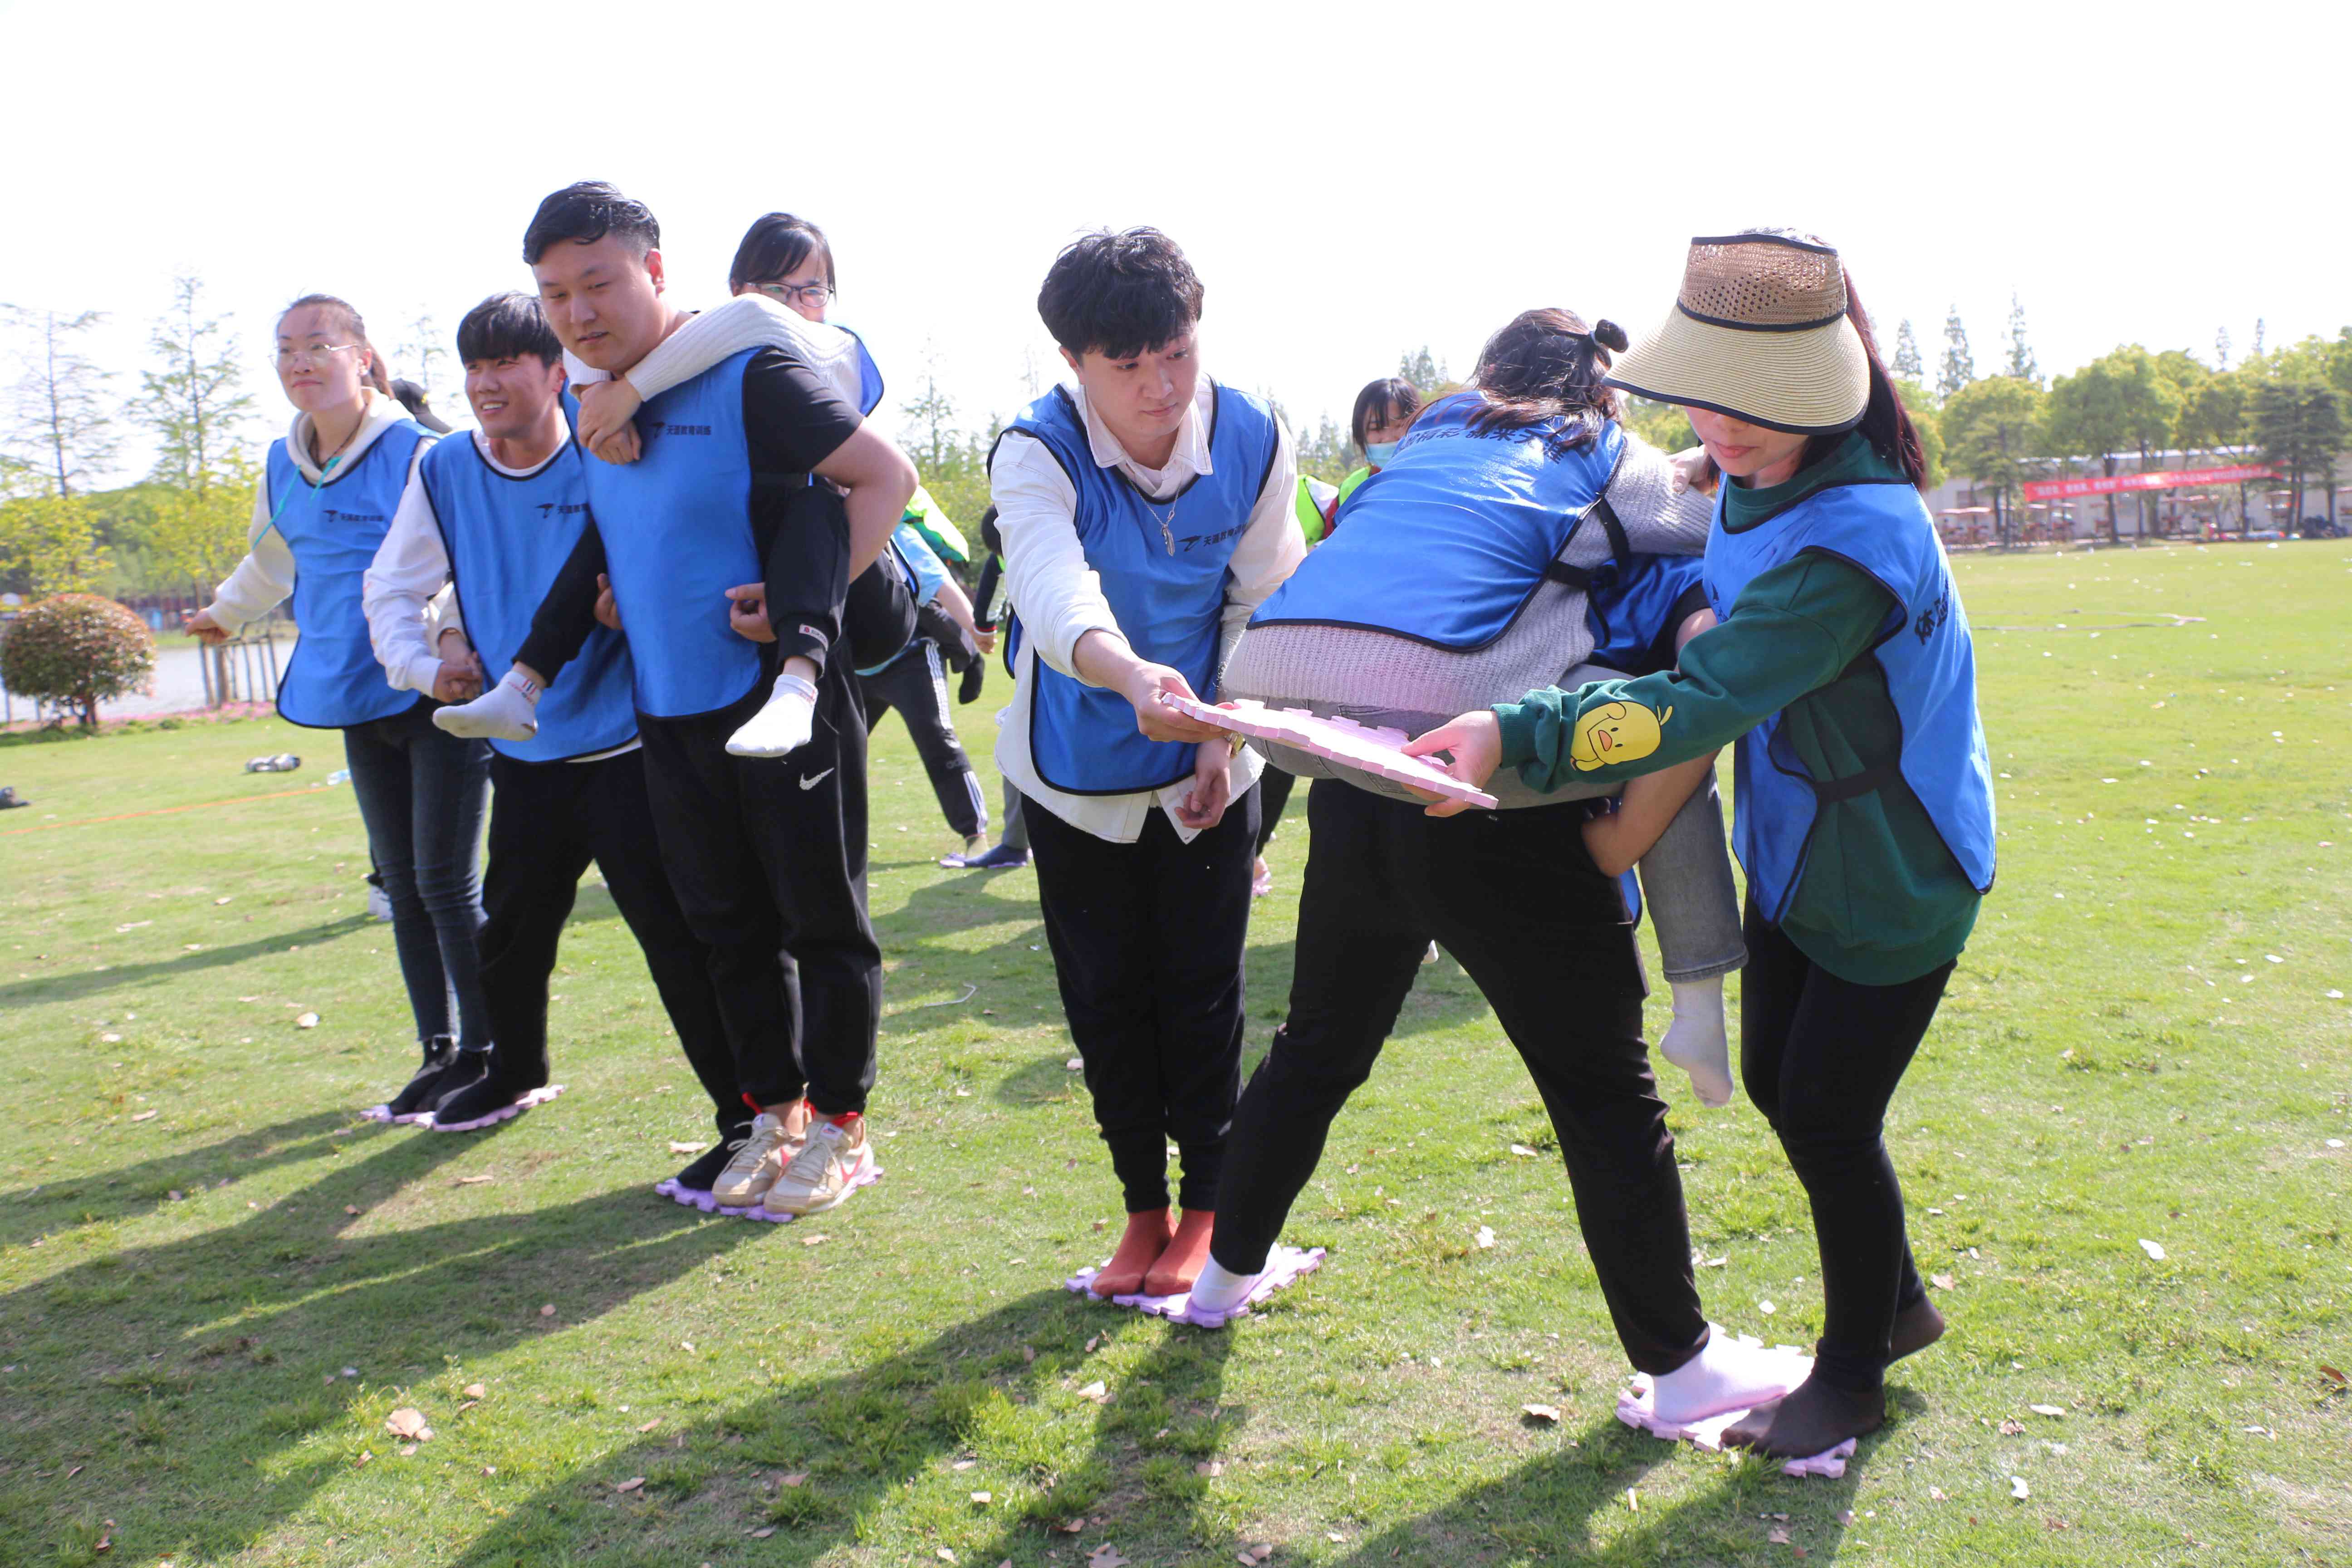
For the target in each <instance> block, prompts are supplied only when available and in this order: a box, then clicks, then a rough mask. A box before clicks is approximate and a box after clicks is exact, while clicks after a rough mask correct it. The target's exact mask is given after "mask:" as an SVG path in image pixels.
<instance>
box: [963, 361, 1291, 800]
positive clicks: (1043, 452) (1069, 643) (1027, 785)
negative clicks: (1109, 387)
mask: <svg viewBox="0 0 2352 1568" xmlns="http://www.w3.org/2000/svg"><path fill="white" fill-rule="evenodd" d="M1065 390H1066V391H1067V392H1068V393H1069V395H1070V399H1071V401H1072V402H1073V403H1074V404H1076V406H1077V410H1078V414H1079V416H1080V417H1081V418H1082V419H1083V420H1084V421H1085V422H1086V429H1087V446H1088V447H1089V449H1090V451H1091V453H1092V455H1093V458H1094V460H1095V463H1096V465H1097V467H1099V468H1117V469H1118V471H1119V472H1121V473H1122V474H1124V475H1126V476H1127V478H1128V479H1129V480H1130V481H1132V482H1133V483H1134V485H1135V486H1136V488H1137V489H1140V490H1141V491H1142V492H1143V493H1144V494H1145V495H1146V496H1148V497H1150V498H1151V499H1152V500H1165V499H1168V498H1170V497H1172V496H1174V495H1175V494H1176V493H1177V492H1178V491H1180V490H1181V489H1183V488H1184V486H1186V485H1187V484H1189V483H1191V482H1192V479H1194V478H1195V477H1196V476H1198V475H1202V474H1206V473H1210V472H1212V471H1213V468H1212V465H1211V462H1210V457H1209V432H1210V426H1211V425H1212V423H1213V415H1214V410H1215V403H1216V395H1217V392H1216V386H1215V384H1213V383H1212V382H1211V381H1210V380H1209V378H1208V377H1207V376H1205V375H1204V376H1202V378H1201V384H1200V387H1199V389H1198V390H1197V391H1196V392H1194V394H1193V395H1192V407H1191V408H1190V409H1188V410H1186V411H1185V415H1184V422H1183V424H1182V425H1181V426H1178V428H1177V431H1176V446H1175V449H1174V451H1172V452H1171V454H1170V455H1169V458H1168V462H1167V465H1166V466H1165V467H1164V468H1156V469H1154V468H1145V467H1143V465H1141V464H1140V463H1138V462H1137V461H1136V460H1135V459H1134V458H1130V457H1129V456H1128V454H1127V452H1126V450H1125V448H1123V447H1120V445H1119V444H1118V437H1115V436H1113V435H1112V434H1111V433H1110V431H1109V430H1108V428H1107V427H1106V426H1104V425H1103V423H1102V421H1101V420H1100V419H1099V418H1098V417H1097V416H1096V415H1095V412H1094V410H1093V409H1092V408H1090V407H1088V406H1087V395H1086V392H1085V390H1084V389H1083V388H1080V387H1077V386H1074V385H1073V386H1067V387H1066V388H1065ZM1275 433H1276V443H1277V445H1276V452H1275V460H1274V466H1273V468H1271V469H1269V470H1268V471H1267V473H1266V476H1265V488H1264V489H1261V490H1260V491H1259V492H1258V498H1257V501H1256V504H1255V505H1254V506H1253V507H1252V508H1251V509H1250V515H1249V521H1248V523H1247V524H1246V525H1245V526H1244V530H1243V532H1242V537H1241V541H1240V542H1239V543H1238V544H1236V545H1235V546H1234V553H1233V557H1232V559H1231V560H1230V561H1229V562H1228V563H1227V564H1226V578H1225V605H1224V610H1223V616H1222V628H1221V631H1220V635H1219V637H1218V647H1217V668H1219V669H1223V668H1224V662H1225V659H1226V658H1227V657H1228V656H1229V655H1230V654H1231V653H1232V652H1233V650H1234V644H1235V643H1236V642H1238V641H1240V640H1241V635H1242V631H1243V628H1244V627H1245V626H1247V625H1248V624H1249V618H1250V615H1251V613H1252V612H1253V611H1255V609H1256V608H1257V607H1258V605H1262V604H1264V603H1265V601H1266V599H1267V598H1269V597H1270V596H1271V595H1273V593H1274V591H1275V590H1276V588H1279V587H1280V586H1282V584H1283V583H1284V581H1285V580H1286V579H1287V578H1288V577H1289V575H1290V574H1291V573H1292V572H1294V571H1296V570H1297V567H1298V563H1300V562H1301V561H1304V560H1305V559H1306V558H1307V542H1306V541H1305V540H1304V539H1302V538H1301V537H1300V535H1299V531H1298V524H1297V520H1296V519H1295V518H1294V517H1293V515H1292V496H1293V492H1294V491H1296V490H1297V488H1298V459H1297V454H1296V453H1295V452H1294V451H1293V450H1292V448H1291V443H1290V432H1289V431H1288V430H1286V429H1284V428H1283V427H1282V426H1281V425H1280V423H1279V422H1277V423H1276V426H1275ZM989 493H990V497H991V499H992V500H994V501H995V503H996V528H997V532H998V534H999V535H1000V536H1001V537H1002V538H1003V541H1004V552H1003V559H1004V583H1005V593H1006V596H1007V597H1008V598H1010V599H1011V600H1012V603H1013V610H1014V611H1015V612H1016V613H1017V614H1018V615H1019V616H1020V617H1021V633H1022V637H1021V652H1020V655H1019V658H1018V661H1017V663H1016V665H1015V667H1014V669H1013V704H1012V706H1011V707H1010V708H1009V709H1007V710H1005V712H1004V713H1003V715H1002V717H1001V719H1000V721H999V723H1000V728H999V730H998V732H997V738H996V765H997V767H998V769H999V770H1000V771H1001V772H1003V774H1004V776H1005V777H1006V778H1008V779H1010V780H1012V781H1013V787H1014V788H1016V789H1018V790H1019V791H1020V792H1021V793H1022V794H1023V795H1025V796H1027V797H1028V798H1029V799H1031V800H1034V801H1035V802H1036V803H1037V804H1038V805H1042V806H1044V807H1045V809H1046V810H1048V811H1050V812H1052V813H1053V814H1054V815H1055V816H1058V817H1060V818H1061V819H1062V820H1063V821H1065V822H1066V823H1068V824H1069V825H1070V826H1073V827H1076V828H1079V829H1081V830H1083V831H1085V832H1087V833H1091V834H1093V835H1094V836H1095V837H1097V838H1103V839H1108V840H1109V841H1110V842H1112V843H1115V844H1132V843H1134V842H1135V840H1136V839H1137V838H1138V837H1140V836H1141V834H1142V832H1143V825H1144V823H1145V821H1146V820H1147V818H1148V817H1149V816H1150V813H1151V811H1152V810H1153V809H1154V808H1155V807H1156V808H1158V809H1160V810H1161V811H1165V812H1166V813H1167V814H1168V821H1169V825H1170V826H1172V827H1173V828H1175V830H1176V833H1177V836H1178V837H1180V838H1181V839H1182V840H1183V841H1184V842H1186V843H1190V842H1192V839H1194V838H1196V837H1199V835H1200V832H1201V830H1200V829H1198V828H1191V827H1187V826H1184V821H1183V818H1182V817H1181V816H1178V815H1177V811H1176V808H1177V806H1178V805H1179V804H1180V803H1181V802H1182V800H1183V799H1184V797H1185V796H1186V795H1189V794H1191V793H1192V780H1191V779H1189V778H1186V779H1180V780H1178V781H1177V782H1176V783H1175V784H1171V785H1169V786H1168V787H1167V788H1165V789H1162V790H1160V791H1157V792H1153V791H1150V790H1139V791H1137V792H1136V793H1134V794H1132V795H1066V794H1064V793H1063V792H1062V791H1060V790H1057V789H1055V788H1054V787H1052V786H1051V785H1049V784H1046V783H1045V780H1044V779H1043V778H1042V777H1040V776H1039V774H1038V772H1037V767H1036V763H1034V760H1033V759H1032V758H1031V756H1030V754H1029V712H1030V700H1031V694H1032V692H1033V691H1034V689H1035V687H1036V684H1037V676H1036V665H1037V661H1038V660H1039V659H1043V660H1045V663H1046V664H1047V665H1049V666H1050V667H1052V668H1055V669H1056V670H1059V671H1060V672H1061V673H1062V674H1064V675H1066V676H1069V677H1070V678H1071V679H1076V680H1085V679H1086V677H1084V676H1082V675H1080V674H1079V673H1078V671H1077V667H1076V649H1077V646H1078V639H1079V638H1080V637H1084V636H1086V635H1087V633H1088V632H1093V631H1099V632H1105V633H1108V634H1109V635H1111V636H1113V637H1119V638H1120V639H1121V640H1122V641H1124V640H1125V634H1124V633H1122V632H1121V631H1120V630H1119V626H1118V617H1117V616H1114V615H1112V613H1111V608H1110V602H1109V600H1108V599H1107V598H1106V597H1105V596H1104V595H1103V591H1102V580H1101V578H1100V577H1099V576H1097V574H1096V573H1095V571H1094V569H1093V568H1092V567H1090V566H1088V565H1087V556H1086V547H1085V546H1084V545H1083V544H1082V543H1080V542H1079V540H1078V530H1077V505H1078V493H1077V487H1076V486H1075V485H1074V484H1072V483H1071V482H1070V478H1069V476H1068V475H1067V474H1066V473H1064V472H1063V471H1062V465H1061V464H1060V463H1059V462H1058V461H1056V460H1055V458H1054V455H1053V453H1052V452H1051V451H1049V450H1048V449H1047V448H1046V447H1045V444H1044V443H1043V442H1041V441H1039V440H1037V439H1036V438H1035V437H1032V436H1026V435H1024V434H1022V433H1021V432H1019V431H1017V430H1014V431H1008V432H1006V434H1005V436H1004V437H1003V440H1002V441H1001V442H1000V443H999V444H998V446H997V448H996V454H995V457H994V458H992V460H991V462H990V464H989ZM1088 684H1092V683H1091V682H1089V683H1088ZM1211 743H1213V742H1211ZM1263 767H1264V763H1262V762H1261V760H1260V759H1259V757H1258V755H1257V753H1256V752H1255V751H1252V750H1250V749H1248V748H1246V747H1244V749H1243V750H1242V751H1241V752H1238V753H1236V754H1235V756H1234V760H1233V763H1232V764H1231V765H1230V767H1229V768H1228V769H1227V772H1226V782H1227V784H1228V785H1229V786H1230V789H1231V792H1232V795H1233V798H1234V799H1236V800H1238V799H1239V798H1240V797H1241V796H1242V795H1243V794H1244V792H1245V791H1246V790H1248V788H1249V787H1250V786H1251V785H1252V784H1255V783H1256V782H1257V780H1258V774H1259V772H1260V771H1261V769H1262V768H1263Z"/></svg>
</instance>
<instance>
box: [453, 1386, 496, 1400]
mask: <svg viewBox="0 0 2352 1568" xmlns="http://www.w3.org/2000/svg"><path fill="white" fill-rule="evenodd" d="M458 1392H459V1393H461V1394H464V1395H465V1397H467V1399H488V1397H489V1396H490V1391H489V1390H488V1388H486V1387H484V1386H483V1385H482V1384H478V1383H469V1384H467V1385H466V1386H465V1387H464V1388H462V1389H460V1390H459V1391H458Z"/></svg>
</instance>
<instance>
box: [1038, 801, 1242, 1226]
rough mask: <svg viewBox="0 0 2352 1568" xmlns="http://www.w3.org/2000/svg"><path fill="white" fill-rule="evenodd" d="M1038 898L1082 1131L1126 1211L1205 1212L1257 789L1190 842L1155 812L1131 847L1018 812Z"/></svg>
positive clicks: (1218, 1142)
mask: <svg viewBox="0 0 2352 1568" xmlns="http://www.w3.org/2000/svg"><path fill="white" fill-rule="evenodd" d="M1021 820H1022V821H1023V822H1024V823H1026V824H1027V825H1028V828H1029V848H1030V855H1031V857H1032V858H1033V859H1034V863H1035V865H1036V868H1037V901H1038V903H1039V904H1040V905H1042V906H1043V908H1044V910H1045V940H1046V942H1047V943H1048V944H1049V945H1050V946H1051V947H1052V948H1053V951H1054V978H1055V980H1056V981H1057V982H1058V983H1059V984H1060V985H1061V990H1062V1009H1063V1011H1064V1012H1065V1013H1066V1015H1067V1016H1068V1017H1069V1021H1070V1037H1071V1038H1072V1039H1073V1040H1075V1041H1076V1043H1077V1047H1078V1055H1079V1057H1080V1058H1083V1059H1084V1060H1085V1062H1086V1076H1087V1092H1088V1093H1090V1094H1092V1095H1093V1096H1094V1102H1095V1123H1096V1125H1097V1127H1099V1128H1100V1129H1101V1130H1102V1139H1103V1142H1105V1143H1106V1144H1108V1145H1109V1148H1110V1163H1111V1172H1112V1173H1113V1174H1114V1175H1116V1176H1117V1177H1118V1184H1119V1187H1120V1189H1121V1191H1122V1192H1123V1194H1124V1195H1125V1198H1126V1201H1127V1212H1128V1213H1129V1214H1145V1213H1149V1212H1150V1210H1153V1209H1159V1208H1165V1207H1167V1206H1168V1175H1167V1171H1168V1145H1169V1143H1170V1142H1174V1143H1175V1145H1176V1149H1177V1152H1178V1153H1179V1155H1180V1156H1181V1160H1182V1176H1181V1182H1180V1183H1179V1185H1178V1190H1177V1201H1178V1203H1180V1204H1181V1205H1183V1206H1184V1207H1185V1208H1187V1209H1213V1208H1214V1207H1216V1205H1217V1186H1218V1179H1219V1174H1220V1173H1221V1172H1222V1171H1223V1166H1224V1157H1225V1132H1226V1129H1227V1125H1228V1123H1230V1122H1231V1121H1232V1120H1233V1114H1234V1093H1235V1091H1237V1090H1238V1089H1240V1088H1241V1077H1242V1028H1243V1020H1242V952H1243V948H1244V944H1245V942H1246V941H1247V938H1248V935H1249V910H1250V890H1249V889H1250V857H1251V851H1252V847H1253V846H1255V844H1256V842H1257V791H1256V790H1255V789H1253V790H1251V791H1250V792H1249V793H1248V794H1246V795H1243V796H1242V798H1241V799H1239V800H1237V801H1235V802H1234V803H1233V805H1229V806H1227V807H1226V808H1225V815H1224V816H1223V818H1222V819H1221V820H1220V821H1219V822H1218V824H1217V826H1214V827H1212V828H1210V829H1209V830H1208V831H1206V832H1205V833H1202V834H1200V835H1199V836H1197V837H1194V838H1193V840H1192V842H1191V843H1190V844H1187V843H1185V842H1184V841H1183V840H1182V839H1181V838H1179V837H1177V835H1176V827H1175V825H1174V824H1173V823H1172V822H1171V821H1170V820H1169V819H1168V814H1167V812H1165V811H1163V810H1161V809H1160V807H1158V806H1156V805H1155V806H1153V807H1152V809H1151V811H1150V813H1149V814H1148V815H1147V816H1145V818H1144V822H1143V832H1142V834H1141V835H1140V836H1139V837H1138V838H1137V839H1136V841H1135V842H1134V843H1132V844H1114V843H1111V842H1110V841H1109V840H1108V839H1105V838H1097V837H1095V836H1094V835H1093V834H1091V833H1088V832H1087V831H1086V830H1084V829H1083V828H1077V827H1073V826H1070V825H1069V824H1068V823H1066V822H1065V821H1063V820H1062V819H1061V818H1060V817H1058V816H1055V815H1054V814H1053V813H1052V812H1051V811H1048V810H1047V809H1046V808H1045V807H1044V806H1042V805H1038V804H1037V803H1036V802H1035V801H1034V800H1024V801H1023V802H1022V803H1021Z"/></svg>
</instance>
